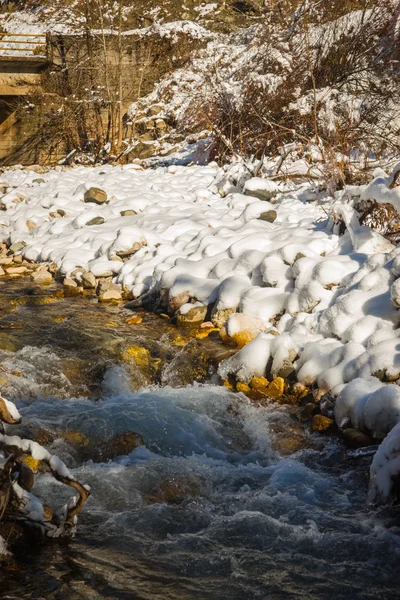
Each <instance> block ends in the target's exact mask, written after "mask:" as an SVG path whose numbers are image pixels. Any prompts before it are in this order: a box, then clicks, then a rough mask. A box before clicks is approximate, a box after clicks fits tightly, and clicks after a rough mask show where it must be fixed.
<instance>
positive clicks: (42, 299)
mask: <svg viewBox="0 0 400 600" xmlns="http://www.w3.org/2000/svg"><path fill="white" fill-rule="evenodd" d="M55 302H58V298H55V297H54V296H38V297H37V298H35V302H34V304H38V305H40V304H54V303H55Z"/></svg>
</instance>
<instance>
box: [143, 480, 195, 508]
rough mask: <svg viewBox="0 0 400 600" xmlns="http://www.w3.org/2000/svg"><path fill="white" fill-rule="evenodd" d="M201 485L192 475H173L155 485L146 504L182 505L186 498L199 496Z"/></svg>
mask: <svg viewBox="0 0 400 600" xmlns="http://www.w3.org/2000/svg"><path fill="white" fill-rule="evenodd" d="M200 492H201V483H200V481H197V480H196V479H195V478H194V476H193V475H184V476H182V475H179V476H176V475H174V476H173V477H167V478H166V479H165V480H164V481H163V480H161V481H160V483H159V484H157V485H155V486H154V487H153V488H151V489H150V490H149V493H148V495H147V498H146V500H147V503H148V504H155V503H157V504H159V503H167V504H182V502H185V501H186V500H187V499H188V498H196V497H197V496H199V495H200Z"/></svg>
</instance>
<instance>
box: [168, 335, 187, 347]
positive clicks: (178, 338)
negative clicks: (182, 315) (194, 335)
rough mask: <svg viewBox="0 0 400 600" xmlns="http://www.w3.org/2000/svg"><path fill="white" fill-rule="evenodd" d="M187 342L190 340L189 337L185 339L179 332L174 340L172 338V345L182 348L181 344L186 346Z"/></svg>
mask: <svg viewBox="0 0 400 600" xmlns="http://www.w3.org/2000/svg"><path fill="white" fill-rule="evenodd" d="M187 342H188V340H187V339H185V338H184V337H182V336H181V335H180V334H178V335H177V336H176V338H175V339H174V340H172V345H173V346H175V347H178V348H180V347H181V346H184V345H185V344H187Z"/></svg>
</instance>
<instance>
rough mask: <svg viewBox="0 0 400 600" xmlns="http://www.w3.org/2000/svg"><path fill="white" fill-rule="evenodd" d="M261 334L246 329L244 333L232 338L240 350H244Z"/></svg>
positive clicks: (240, 332) (241, 332)
mask: <svg viewBox="0 0 400 600" xmlns="http://www.w3.org/2000/svg"><path fill="white" fill-rule="evenodd" d="M258 334H259V331H257V332H255V331H249V330H248V329H244V330H243V331H239V332H238V333H235V334H234V335H233V336H232V339H233V341H234V342H235V344H236V346H237V347H238V348H243V346H246V345H247V344H248V343H249V342H252V341H253V340H254V339H255V338H256V337H257V336H258Z"/></svg>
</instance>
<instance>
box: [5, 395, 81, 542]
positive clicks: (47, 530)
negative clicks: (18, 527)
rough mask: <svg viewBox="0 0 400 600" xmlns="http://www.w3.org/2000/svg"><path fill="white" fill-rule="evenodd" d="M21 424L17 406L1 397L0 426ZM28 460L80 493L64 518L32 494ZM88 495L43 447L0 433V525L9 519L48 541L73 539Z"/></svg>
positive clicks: (69, 504) (33, 477)
mask: <svg viewBox="0 0 400 600" xmlns="http://www.w3.org/2000/svg"><path fill="white" fill-rule="evenodd" d="M20 421H21V417H20V415H19V413H18V411H17V409H16V407H15V406H14V404H13V403H11V402H9V401H7V400H5V399H4V398H1V397H0V424H1V425H2V426H3V423H7V424H16V423H19V422H20ZM3 427H4V426H3ZM26 457H32V458H33V459H34V460H37V461H39V462H40V463H41V464H42V465H45V466H46V468H47V469H48V471H49V472H50V473H51V474H52V476H53V477H54V478H55V479H56V480H57V481H60V482H61V483H63V484H65V485H68V486H69V487H72V488H73V489H75V490H76V491H77V492H78V496H73V497H72V498H71V500H70V501H69V503H68V504H67V506H66V507H65V512H64V514H63V515H61V516H60V515H58V516H57V515H56V514H55V513H54V511H53V510H52V509H51V508H50V507H49V506H47V505H46V504H44V503H43V502H42V501H41V500H39V499H38V498H36V497H35V496H34V495H33V494H32V493H31V489H32V487H33V484H34V479H35V475H34V472H33V471H32V469H31V468H30V467H29V466H28V465H27V464H25V462H24V461H25V460H26ZM89 495H90V490H89V488H88V487H87V486H84V485H83V484H81V483H80V482H79V481H77V480H76V479H74V477H73V476H72V474H71V473H70V472H69V470H68V469H67V467H66V466H65V465H64V463H63V462H62V461H61V460H60V459H59V458H58V457H56V456H53V455H52V454H50V452H48V451H47V450H46V449H45V448H43V447H42V446H41V445H40V444H38V443H36V442H34V441H32V440H27V439H23V438H20V437H18V436H8V435H5V434H4V433H0V522H2V523H5V522H6V521H7V520H9V519H12V520H13V521H19V522H21V523H22V524H26V525H28V526H34V527H35V528H39V529H40V530H41V532H42V533H43V534H44V535H45V536H47V537H61V536H65V535H71V534H73V532H74V529H75V525H76V522H77V515H78V514H79V513H80V511H81V510H82V508H83V507H84V505H85V502H86V500H87V499H88V497H89Z"/></svg>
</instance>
